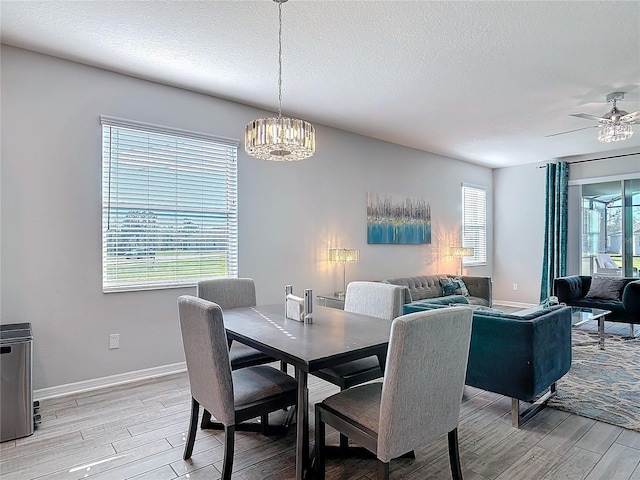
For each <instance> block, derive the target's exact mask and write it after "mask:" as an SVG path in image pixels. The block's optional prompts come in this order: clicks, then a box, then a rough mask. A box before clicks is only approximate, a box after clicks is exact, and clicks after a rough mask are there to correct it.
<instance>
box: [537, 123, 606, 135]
mask: <svg viewBox="0 0 640 480" xmlns="http://www.w3.org/2000/svg"><path fill="white" fill-rule="evenodd" d="M597 127H598V125H591V126H590V127H582V128H576V129H575V130H567V131H566V132H560V133H552V134H551V135H545V138H546V137H555V136H557V135H564V134H565V133H573V132H579V131H580V130H586V129H588V128H597Z"/></svg>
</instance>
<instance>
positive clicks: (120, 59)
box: [0, 0, 640, 167]
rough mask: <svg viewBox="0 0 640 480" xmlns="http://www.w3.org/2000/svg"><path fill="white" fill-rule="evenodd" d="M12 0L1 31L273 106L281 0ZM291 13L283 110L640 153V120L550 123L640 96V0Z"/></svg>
mask: <svg viewBox="0 0 640 480" xmlns="http://www.w3.org/2000/svg"><path fill="white" fill-rule="evenodd" d="M0 9H1V10H0V14H1V23H0V27H1V36H2V37H1V38H2V42H3V43H6V44H9V45H14V46H17V47H22V48H26V49H30V50H34V51H38V52H43V53H47V54H50V55H54V56H58V57H62V58H67V59H70V60H75V61H78V62H82V63H86V64H89V65H94V66H98V67H103V68H107V69H109V70H114V71H117V72H122V73H126V74H128V75H133V76H136V77H140V78H145V79H149V80H154V81H157V82H161V83H165V84H169V85H175V86H179V87H182V88H186V89H190V90H195V91H198V92H203V93H206V94H211V95H215V96H217V97H222V98H227V99H230V100H234V101H237V102H241V103H244V104H248V105H254V106H257V107H260V108H265V109H268V110H273V111H276V110H277V102H278V92H277V73H278V64H277V52H278V45H277V38H278V36H277V35H278V7H277V5H276V4H275V3H274V2H272V1H270V0H255V1H102V0H95V1H75V2H71V1H60V0H48V1H31V0H29V1H6V0H5V1H2V2H0ZM282 11H283V74H282V75H283V85H282V89H283V92H282V93H283V113H285V114H288V115H296V116H300V117H302V118H304V119H305V120H308V121H311V122H314V123H320V124H325V125H330V126H333V127H337V128H341V129H344V130H348V131H352V132H357V133H360V134H363V135H367V136H370V137H374V138H379V139H382V140H386V141H389V142H393V143H397V144H401V145H407V146H410V147H414V148H417V149H420V150H424V151H429V152H434V153H438V154H441V155H446V156H450V157H453V158H458V159H462V160H466V161H469V162H473V163H478V164H481V165H486V166H490V167H502V166H508V165H517V164H523V163H531V162H539V161H546V160H552V159H555V158H563V157H571V156H581V155H601V154H603V152H607V153H606V154H610V153H616V152H621V151H625V152H627V151H629V150H630V149H631V150H632V151H640V126H635V127H634V131H635V135H634V136H633V137H632V139H631V140H628V141H626V142H619V143H614V144H601V143H599V142H598V141H597V140H596V129H595V128H588V129H586V130H582V131H578V132H573V133H569V134H566V135H560V136H555V137H549V138H546V137H545V135H549V134H553V133H558V132H562V131H566V130H573V129H578V128H582V127H589V126H591V125H595V122H591V121H589V120H584V119H580V118H575V117H570V116H569V114H570V113H589V114H594V115H602V114H604V113H606V112H607V111H608V110H609V109H610V105H607V104H605V96H606V94H607V93H610V92H613V91H624V92H626V95H625V100H624V101H623V102H622V103H620V104H619V107H620V108H621V109H624V110H626V111H628V112H631V111H635V110H640V2H638V1H621V2H618V1H595V2H586V1H568V2H562V1H553V2H543V1H499V2H491V1H476V2H448V1H444V2H437V1H398V0H394V1H347V0H342V1H321V0H317V1H303V0H290V1H288V2H287V3H285V4H284V5H283V8H282ZM243 128H244V125H239V126H238V138H240V137H241V136H242V131H243ZM319 142H320V139H319ZM318 148H319V149H321V148H322V147H321V145H320V144H319V146H318Z"/></svg>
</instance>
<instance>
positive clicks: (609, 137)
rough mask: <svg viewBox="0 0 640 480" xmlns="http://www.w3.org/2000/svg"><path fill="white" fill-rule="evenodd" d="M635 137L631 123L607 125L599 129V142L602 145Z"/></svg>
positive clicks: (604, 124) (602, 124)
mask: <svg viewBox="0 0 640 480" xmlns="http://www.w3.org/2000/svg"><path fill="white" fill-rule="evenodd" d="M632 135H633V129H632V128H631V124H629V123H624V122H620V123H605V122H601V123H600V126H599V127H598V141H599V142H602V143H610V142H620V141H622V140H628V139H630V138H631V136H632Z"/></svg>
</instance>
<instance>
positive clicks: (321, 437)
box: [314, 405, 326, 480]
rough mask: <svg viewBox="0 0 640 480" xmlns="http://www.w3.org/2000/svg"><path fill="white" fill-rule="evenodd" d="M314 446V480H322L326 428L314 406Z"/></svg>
mask: <svg viewBox="0 0 640 480" xmlns="http://www.w3.org/2000/svg"><path fill="white" fill-rule="evenodd" d="M315 417H316V442H315V443H316V444H315V447H314V449H315V454H316V455H315V473H316V479H315V480H324V467H325V465H324V462H325V458H324V454H325V435H326V428H325V423H324V422H323V421H322V419H321V418H320V411H319V409H318V405H316V415H315Z"/></svg>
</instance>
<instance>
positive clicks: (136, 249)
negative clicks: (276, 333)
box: [100, 116, 238, 292]
mask: <svg viewBox="0 0 640 480" xmlns="http://www.w3.org/2000/svg"><path fill="white" fill-rule="evenodd" d="M100 120H101V123H102V226H103V229H102V230H103V231H102V288H103V291H104V292H114V291H126V290H146V289H155V288H169V287H176V286H186V285H194V284H195V283H196V282H197V281H198V280H199V279H201V278H203V277H206V278H215V277H236V276H237V274H238V211H237V150H238V144H237V142H236V141H233V140H228V139H223V138H217V137H213V136H208V135H206V134H200V133H196V132H188V131H184V130H178V129H170V128H165V127H161V126H158V125H151V124H143V123H139V122H133V121H129V120H122V119H117V118H113V117H107V116H101V117H100Z"/></svg>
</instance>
